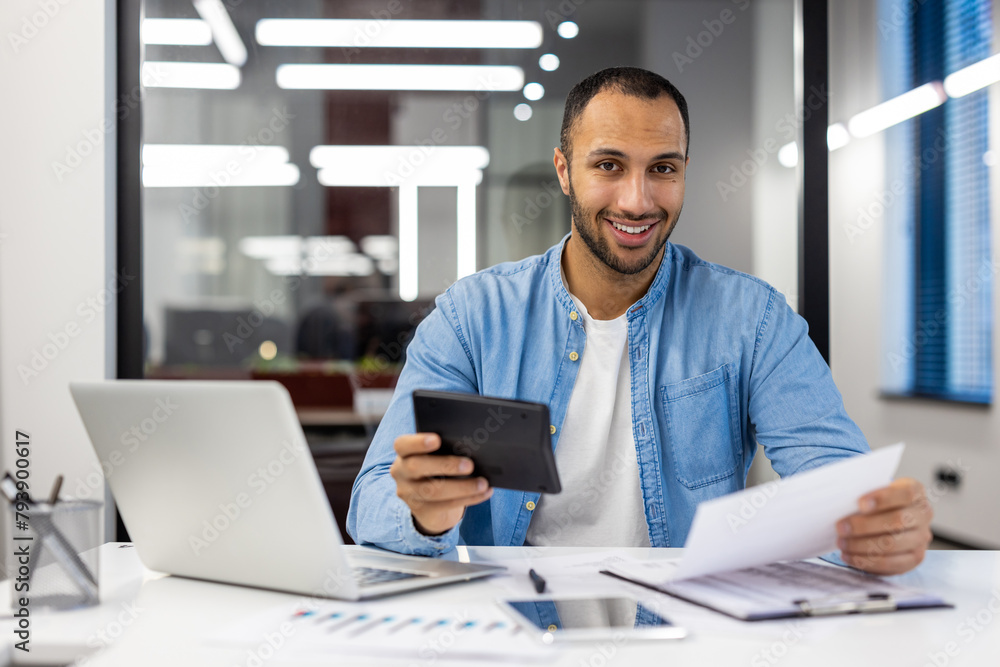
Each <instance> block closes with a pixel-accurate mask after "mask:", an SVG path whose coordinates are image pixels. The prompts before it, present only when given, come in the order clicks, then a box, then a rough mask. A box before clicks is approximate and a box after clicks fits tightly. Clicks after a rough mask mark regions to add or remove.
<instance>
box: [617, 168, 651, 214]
mask: <svg viewBox="0 0 1000 667" xmlns="http://www.w3.org/2000/svg"><path fill="white" fill-rule="evenodd" d="M618 208H619V209H620V210H621V211H622V212H623V213H628V214H629V215H633V216H635V217H637V218H638V217H642V216H644V215H646V214H648V213H649V212H650V211H652V210H654V209H655V205H654V204H653V196H652V188H651V187H650V184H649V181H648V179H647V178H646V173H645V172H644V171H642V170H633V171H632V172H631V173H630V174H628V176H627V177H626V178H625V179H624V180H623V181H622V190H621V192H620V193H619V197H618Z"/></svg>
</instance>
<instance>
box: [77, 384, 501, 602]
mask: <svg viewBox="0 0 1000 667" xmlns="http://www.w3.org/2000/svg"><path fill="white" fill-rule="evenodd" d="M70 392H71V393H72V394H73V400H74V401H75V402H76V406H77V409H78V410H79V412H80V416H81V417H82V418H83V423H84V425H85V426H86V428H87V433H88V434H89V436H90V441H91V443H92V444H93V446H94V450H95V451H96V452H97V456H98V458H99V459H100V461H101V464H102V466H103V467H104V469H105V474H106V476H107V480H108V484H109V485H110V486H111V492H112V494H113V495H114V498H115V501H116V502H117V504H118V509H119V511H120V512H121V516H122V520H123V521H124V523H125V526H126V528H127V529H128V531H129V535H130V536H131V538H132V540H133V542H134V544H135V548H136V550H137V551H138V554H139V558H140V559H141V560H142V562H143V564H144V565H145V566H146V567H148V568H150V569H152V570H157V571H160V572H166V573H169V574H175V575H180V576H184V577H193V578H196V579H206V580H210V581H219V582H225V583H231V584H242V585H247V586H256V587H261V588H270V589H275V590H282V591H289V592H293V593H301V594H304V595H308V596H316V597H332V598H338V599H345V600H358V599H364V598H371V597H379V596H383V595H390V594H393V593H399V592H403V591H410V590H414V589H418V588H426V587H429V586H436V585H439V584H445V583H451V582H455V581H464V580H468V579H474V578H478V577H484V576H487V575H490V574H494V573H496V572H499V571H502V570H503V568H501V567H495V566H489V565H479V564H474V563H457V562H453V561H447V560H440V559H431V558H422V557H414V556H401V555H397V554H392V553H388V552H384V551H381V550H378V549H355V548H350V549H345V548H344V547H343V540H342V539H341V535H340V530H339V529H338V527H337V523H336V521H335V520H334V517H333V512H332V511H331V509H330V504H329V502H328V500H327V497H326V492H325V491H324V490H323V485H322V483H321V482H320V478H319V474H318V473H317V471H316V466H315V464H314V463H313V459H312V455H311V454H310V452H309V447H308V445H307V443H306V439H305V436H304V435H303V433H302V428H301V426H300V425H299V421H298V418H297V416H296V414H295V409H294V407H293V406H292V401H291V398H290V397H289V395H288V392H287V391H286V390H285V388H284V387H282V386H281V385H280V384H278V383H276V382H263V381H254V382H214V381H213V382H196V381H187V380H178V381H155V380H137V381H109V382H77V383H71V384H70Z"/></svg>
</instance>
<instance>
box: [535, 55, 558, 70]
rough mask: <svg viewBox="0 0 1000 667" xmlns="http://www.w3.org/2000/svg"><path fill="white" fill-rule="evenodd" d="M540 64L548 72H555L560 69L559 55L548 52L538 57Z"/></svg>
mask: <svg viewBox="0 0 1000 667" xmlns="http://www.w3.org/2000/svg"><path fill="white" fill-rule="evenodd" d="M538 66H539V67H541V68H542V69H543V70H545V71H546V72H554V71H556V70H557V69H559V56H557V55H556V54H554V53H546V54H545V55H543V56H542V57H541V58H539V59H538Z"/></svg>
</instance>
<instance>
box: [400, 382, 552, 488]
mask: <svg viewBox="0 0 1000 667" xmlns="http://www.w3.org/2000/svg"><path fill="white" fill-rule="evenodd" d="M413 414H414V416H415V420H416V428H417V432H418V433H437V434H438V435H440V436H441V448H440V449H438V450H436V451H435V452H433V453H434V454H442V455H448V454H453V455H456V456H466V457H468V458H470V459H472V462H473V464H474V466H475V467H474V468H473V470H472V475H471V476H472V477H485V478H486V479H487V481H489V483H490V486H495V487H497V488H501V489H517V490H519V491H531V492H534V493H559V492H560V491H561V490H562V487H561V486H560V484H559V474H558V473H557V472H556V459H555V456H554V455H553V453H552V441H551V438H550V435H549V424H550V422H549V408H548V406H546V405H544V404H542V403H530V402H528V401H513V400H510V399H506V398H492V397H489V396H477V395H475V394H458V393H454V392H449V391H426V390H422V389H417V390H416V391H414V392H413Z"/></svg>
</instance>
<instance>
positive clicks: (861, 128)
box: [847, 81, 947, 138]
mask: <svg viewBox="0 0 1000 667" xmlns="http://www.w3.org/2000/svg"><path fill="white" fill-rule="evenodd" d="M946 99H947V96H946V95H945V93H944V90H943V89H942V87H941V84H940V83H939V82H937V81H933V82H931V83H925V84H924V85H922V86H920V87H918V88H914V89H913V90H911V91H909V92H906V93H903V94H902V95H900V96H898V97H894V98H892V99H891V100H887V101H885V102H882V103H881V104H878V105H876V106H874V107H872V108H871V109H868V110H867V111H862V112H861V113H859V114H858V115H856V116H854V117H853V118H851V120H850V121H848V123H847V127H848V128H849V129H850V130H851V134H853V135H854V136H855V137H859V138H861V137H868V136H871V135H873V134H875V133H876V132H881V131H882V130H884V129H886V128H889V127H892V126H893V125H896V124H897V123H901V122H903V121H904V120H907V119H908V118H913V117H914V116H917V115H920V114H922V113H924V112H925V111H929V110H930V109H933V108H934V107H937V106H940V105H941V104H942V103H943V102H944V101H945V100H946Z"/></svg>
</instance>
